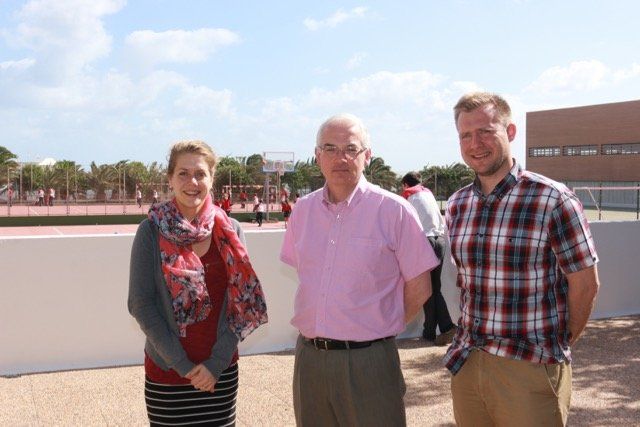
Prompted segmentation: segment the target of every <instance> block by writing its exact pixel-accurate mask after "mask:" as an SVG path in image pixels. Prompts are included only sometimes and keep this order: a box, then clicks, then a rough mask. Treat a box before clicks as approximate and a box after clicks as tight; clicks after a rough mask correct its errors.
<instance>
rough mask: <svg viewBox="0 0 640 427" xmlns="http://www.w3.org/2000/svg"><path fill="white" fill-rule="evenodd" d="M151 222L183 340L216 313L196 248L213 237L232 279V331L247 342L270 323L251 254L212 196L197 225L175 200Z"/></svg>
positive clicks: (156, 209)
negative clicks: (193, 327) (156, 232)
mask: <svg viewBox="0 0 640 427" xmlns="http://www.w3.org/2000/svg"><path fill="white" fill-rule="evenodd" d="M149 219H150V220H151V221H153V223H154V224H156V225H157V226H158V230H159V243H160V259H161V262H162V272H163V273H164V278H165V281H166V283H167V287H168V289H169V292H170V294H171V298H172V300H173V302H172V303H173V314H174V316H175V319H176V322H177V323H178V327H179V328H180V336H182V337H184V336H186V329H187V326H188V325H191V324H193V323H196V322H198V321H201V320H204V319H205V318H206V317H207V316H208V315H209V313H210V311H211V300H210V298H209V293H208V292H207V285H206V283H205V271H204V266H203V265H202V262H201V261H200V257H198V255H197V254H196V253H195V252H194V251H193V250H192V249H191V244H193V243H195V242H201V241H203V240H205V239H206V238H208V237H209V236H212V243H214V244H215V245H216V247H217V248H218V250H219V251H220V255H221V256H222V259H223V260H224V265H225V267H226V270H227V277H228V278H229V286H228V287H227V307H226V315H227V321H228V324H229V328H230V329H231V331H232V332H233V333H234V334H235V335H236V336H237V337H238V338H239V339H240V340H243V339H244V338H245V337H247V336H248V335H249V334H250V333H251V332H253V330H255V329H256V328H257V327H258V326H260V325H261V324H263V323H266V322H267V306H266V303H265V298H264V292H263V291H262V287H261V285H260V281H259V280H258V277H257V276H256V273H255V271H254V270H253V268H252V267H251V263H250V262H249V257H248V255H247V250H246V249H245V247H244V245H243V244H242V242H241V241H240V238H239V237H238V235H237V234H236V232H235V230H234V228H233V224H232V223H231V220H230V219H229V218H228V217H227V215H226V214H225V213H224V211H223V210H222V209H220V208H219V207H217V206H214V205H213V203H212V202H211V195H209V196H207V198H206V200H205V203H204V206H203V207H202V209H201V210H200V213H199V214H198V216H197V217H196V218H195V219H194V220H193V221H192V222H189V221H188V220H187V219H186V218H184V217H183V216H182V214H181V213H180V211H179V210H178V207H177V206H176V204H175V199H174V200H171V201H168V202H165V203H159V204H155V205H153V206H152V207H151V209H149Z"/></svg>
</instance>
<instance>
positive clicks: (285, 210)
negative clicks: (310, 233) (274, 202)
mask: <svg viewBox="0 0 640 427" xmlns="http://www.w3.org/2000/svg"><path fill="white" fill-rule="evenodd" d="M280 205H281V209H282V218H283V219H284V228H287V223H288V222H289V216H290V215H291V204H290V203H289V200H287V199H284V200H283V201H282V203H281V204H280Z"/></svg>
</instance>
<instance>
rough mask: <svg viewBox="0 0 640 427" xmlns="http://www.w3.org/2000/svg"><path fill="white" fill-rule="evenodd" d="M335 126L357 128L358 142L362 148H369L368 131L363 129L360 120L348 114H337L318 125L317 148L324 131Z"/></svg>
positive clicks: (363, 126)
mask: <svg viewBox="0 0 640 427" xmlns="http://www.w3.org/2000/svg"><path fill="white" fill-rule="evenodd" d="M337 124H350V125H351V126H353V127H356V128H358V130H357V135H358V139H359V140H360V144H362V148H365V149H366V148H371V141H370V139H369V131H368V130H367V128H366V127H365V125H364V123H362V120H360V118H359V117H357V116H355V115H353V114H348V113H342V114H337V115H335V116H332V117H329V118H328V119H327V120H325V121H324V123H322V124H321V125H320V129H318V133H317V135H316V146H317V147H319V146H320V140H321V139H322V134H323V133H324V131H325V129H327V128H328V127H329V126H333V125H337Z"/></svg>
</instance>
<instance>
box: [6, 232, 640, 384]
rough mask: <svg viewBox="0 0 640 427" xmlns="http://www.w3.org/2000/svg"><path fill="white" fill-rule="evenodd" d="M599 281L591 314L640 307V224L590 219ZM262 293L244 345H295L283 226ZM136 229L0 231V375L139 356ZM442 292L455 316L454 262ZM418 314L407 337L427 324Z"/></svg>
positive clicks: (292, 285)
mask: <svg viewBox="0 0 640 427" xmlns="http://www.w3.org/2000/svg"><path fill="white" fill-rule="evenodd" d="M592 229H593V233H594V237H595V239H596V246H597V249H598V252H599V255H600V258H601V263H600V277H601V282H602V288H601V292H600V296H599V298H598V303H597V305H596V310H595V312H594V316H593V317H597V318H599V317H608V316H614V315H623V314H635V313H640V286H638V285H639V279H638V274H637V272H636V269H635V267H636V266H638V265H640V255H639V251H638V242H640V222H621V223H594V224H592ZM246 236H247V245H248V248H249V252H250V255H251V259H252V262H253V264H254V267H255V269H256V272H257V273H258V275H259V277H260V279H261V281H262V283H263V286H264V290H265V293H266V297H267V305H268V309H269V323H268V324H267V325H264V326H262V327H261V328H259V329H258V330H257V331H256V332H254V333H253V334H252V335H251V336H250V337H249V338H247V339H246V340H245V341H244V342H243V343H242V344H241V347H240V349H241V352H242V353H243V354H248V353H261V352H269V351H275V350H282V349H286V348H292V347H293V346H294V343H295V338H296V335H297V333H296V331H295V330H294V328H293V327H292V326H290V325H289V320H290V318H291V313H292V304H293V296H294V293H295V289H296V285H297V281H296V274H295V271H294V270H293V269H291V268H289V267H288V266H286V265H284V264H282V263H281V262H280V261H279V260H278V254H279V251H280V245H281V242H282V237H283V232H282V231H264V232H260V233H255V232H247V233H246ZM132 241H133V236H132V235H101V236H81V237H67V236H55V237H20V238H10V237H5V238H2V237H0V260H1V261H0V269H1V271H2V272H3V273H2V282H0V295H1V304H2V309H1V310H0V375H8V374H18V373H26V372H41V371H53V370H62V369H77V368H90V367H101V366H117V365H127V364H137V363H141V362H142V357H143V350H142V348H143V341H144V338H143V335H142V333H141V332H140V331H139V329H138V325H137V323H136V322H135V320H134V319H133V318H131V316H130V315H129V313H128V312H127V306H126V300H127V287H128V276H129V252H130V248H131V243H132ZM444 270H445V271H444V273H443V280H444V284H443V293H444V295H445V298H446V299H447V301H448V305H449V309H450V311H451V314H452V317H453V318H454V320H455V319H457V317H458V314H459V311H458V302H457V291H456V289H455V286H454V283H455V270H454V267H453V266H452V265H450V264H449V265H445V268H444ZM421 323H422V316H419V317H418V318H417V319H416V320H415V321H414V322H412V323H411V324H410V325H409V327H408V328H407V331H405V333H404V334H403V335H402V336H403V337H404V336H417V335H419V334H420V332H421Z"/></svg>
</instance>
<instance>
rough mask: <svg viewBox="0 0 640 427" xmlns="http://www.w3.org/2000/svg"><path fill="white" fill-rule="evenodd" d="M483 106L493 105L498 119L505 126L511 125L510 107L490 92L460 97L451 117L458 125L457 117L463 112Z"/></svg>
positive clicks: (501, 98) (502, 99) (473, 93)
mask: <svg viewBox="0 0 640 427" xmlns="http://www.w3.org/2000/svg"><path fill="white" fill-rule="evenodd" d="M485 105H493V106H494V107H495V108H496V111H497V112H498V118H499V119H500V121H501V122H502V123H503V124H504V125H505V126H507V125H509V123H511V107H509V103H508V102H507V101H506V100H505V99H504V98H503V97H501V96H500V95H497V94H495V93H490V92H470V93H467V94H464V95H462V97H461V98H460V99H459V100H458V103H457V104H456V106H455V107H453V117H454V119H455V122H456V126H457V125H458V117H460V113H462V112H463V111H464V112H465V113H469V112H471V111H473V110H475V109H476V108H480V107H483V106H485Z"/></svg>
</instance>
